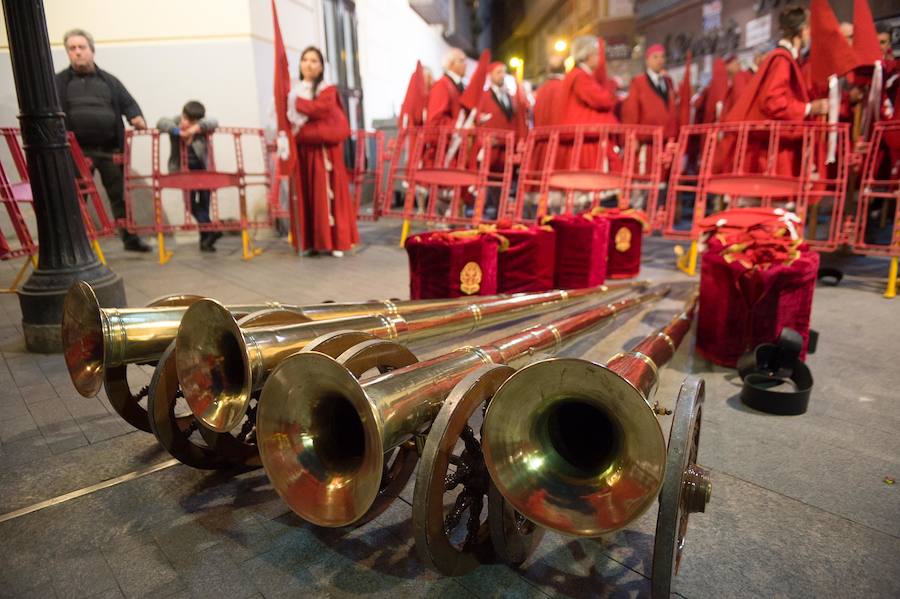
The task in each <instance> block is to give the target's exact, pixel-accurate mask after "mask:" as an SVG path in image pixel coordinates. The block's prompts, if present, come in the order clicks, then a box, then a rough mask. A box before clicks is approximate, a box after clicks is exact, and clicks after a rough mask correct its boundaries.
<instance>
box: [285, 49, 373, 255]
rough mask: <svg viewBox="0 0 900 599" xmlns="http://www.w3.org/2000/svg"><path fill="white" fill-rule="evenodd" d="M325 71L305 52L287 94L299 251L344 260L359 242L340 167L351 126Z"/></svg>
mask: <svg viewBox="0 0 900 599" xmlns="http://www.w3.org/2000/svg"><path fill="white" fill-rule="evenodd" d="M324 71H325V60H324V57H323V56H322V52H321V51H320V50H319V49H318V48H316V47H314V46H310V47H308V48H306V49H305V50H304V51H303V53H302V54H301V55H300V81H299V82H298V83H297V84H295V85H294V87H293V88H291V92H290V94H288V120H290V122H291V125H292V129H293V132H294V140H295V142H296V144H297V162H298V169H299V175H298V181H299V182H300V189H298V190H297V192H298V193H299V194H301V197H302V202H301V204H302V207H303V218H302V222H303V225H304V226H303V231H302V233H303V235H302V237H303V248H304V249H305V250H308V251H309V252H310V253H311V254H317V253H320V252H330V253H331V254H332V255H333V256H342V255H343V253H344V252H345V251H347V250H349V249H351V248H352V247H353V245H354V244H356V243H357V242H358V241H359V233H358V231H357V229H356V214H355V212H354V208H353V201H352V200H351V198H350V187H349V180H348V178H347V171H346V168H345V167H344V140H346V139H347V138H349V137H350V124H349V123H348V122H347V116H346V115H345V114H344V109H343V106H342V105H341V98H340V96H339V95H338V90H337V88H336V87H335V86H333V85H328V84H326V83H324V81H323V79H324Z"/></svg>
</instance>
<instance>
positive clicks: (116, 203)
mask: <svg viewBox="0 0 900 599" xmlns="http://www.w3.org/2000/svg"><path fill="white" fill-rule="evenodd" d="M63 43H64V44H65V46H66V52H67V53H68V55H69V68H67V69H65V70H63V71H60V72H59V73H57V74H56V89H57V92H58V93H59V100H60V102H61V103H62V109H63V111H64V112H65V113H66V126H67V127H68V129H69V131H72V132H73V133H74V134H75V139H77V140H78V144H79V145H80V146H81V149H82V150H84V154H85V156H87V157H88V158H90V159H91V162H92V163H93V168H95V169H97V170H99V171H100V178H101V179H102V181H103V187H105V188H106V194H107V195H108V196H109V203H110V206H111V207H112V211H113V215H114V216H115V217H116V218H117V219H124V218H125V200H124V198H123V193H124V176H123V171H122V165H120V164H116V163H115V162H114V161H113V154H118V153H120V152H121V151H122V149H123V148H124V146H125V125H124V124H123V123H122V117H123V116H124V117H125V118H126V119H128V122H129V123H131V125H132V126H133V127H134V128H135V129H146V128H147V123H146V122H145V121H144V117H143V115H142V114H141V108H140V106H138V104H137V102H135V101H134V98H132V97H131V94H129V93H128V90H127V89H125V86H124V85H122V82H120V81H119V80H118V79H116V78H115V77H114V76H113V75H111V74H110V73H107V72H106V71H103V70H101V69H100V68H99V67H97V65H96V64H94V38H93V37H92V36H91V34H90V33H88V32H87V31H84V30H82V29H72V30H71V31H68V32H66V34H65V36H64V38H63ZM121 234H122V241H123V242H124V244H125V249H126V250H129V251H133V252H149V251H150V246H148V245H147V244H146V243H144V242H143V241H142V240H141V238H140V237H138V236H137V235H135V234H133V233H130V232H128V231H126V230H125V229H122V230H121Z"/></svg>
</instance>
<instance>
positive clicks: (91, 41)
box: [63, 29, 94, 52]
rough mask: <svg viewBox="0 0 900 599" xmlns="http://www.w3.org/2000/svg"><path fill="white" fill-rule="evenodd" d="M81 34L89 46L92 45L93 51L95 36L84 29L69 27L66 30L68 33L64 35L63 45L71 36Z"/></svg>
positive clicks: (92, 49)
mask: <svg viewBox="0 0 900 599" xmlns="http://www.w3.org/2000/svg"><path fill="white" fill-rule="evenodd" d="M76 36H81V37H83V38H84V39H86V40H87V43H88V46H90V47H91V52H93V51H94V36H93V35H91V34H90V33H88V32H87V31H85V30H84V29H69V30H68V31H66V34H65V35H64V36H63V46H65V45H67V44H68V43H69V38H70V37H76Z"/></svg>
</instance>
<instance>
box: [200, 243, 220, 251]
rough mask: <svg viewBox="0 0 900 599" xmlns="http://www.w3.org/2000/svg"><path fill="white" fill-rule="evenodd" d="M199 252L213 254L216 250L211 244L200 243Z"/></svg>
mask: <svg viewBox="0 0 900 599" xmlns="http://www.w3.org/2000/svg"><path fill="white" fill-rule="evenodd" d="M200 251H201V252H215V251H216V248H215V247H213V245H212V244H211V243H204V242H202V241H201V242H200Z"/></svg>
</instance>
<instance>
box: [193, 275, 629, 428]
mask: <svg viewBox="0 0 900 599" xmlns="http://www.w3.org/2000/svg"><path fill="white" fill-rule="evenodd" d="M643 285H646V283H644V282H642V281H638V282H628V283H617V284H611V285H601V286H598V287H592V288H588V289H575V290H570V291H565V290H555V291H546V292H540V293H522V294H517V295H513V296H508V297H499V298H496V299H489V298H486V299H483V300H482V299H481V298H479V301H477V302H473V301H471V299H470V300H469V302H468V305H466V306H463V307H448V308H446V309H444V310H439V311H431V312H422V313H418V314H413V315H411V316H409V317H403V316H401V315H399V314H368V315H365V316H357V317H353V318H343V319H336V320H328V321H318V322H309V323H299V324H288V325H284V326H275V327H253V328H249V329H242V328H241V327H240V326H239V325H238V322H237V320H236V319H235V317H234V315H233V314H231V313H230V312H229V311H228V310H227V309H226V308H225V307H224V306H222V305H221V304H219V303H218V302H215V301H213V300H204V301H201V302H197V303H196V304H194V305H193V306H191V307H190V308H189V309H188V311H187V312H186V313H185V316H184V319H183V320H182V323H181V327H180V328H179V330H178V335H177V337H176V342H175V345H176V348H177V351H176V357H175V363H176V370H177V373H178V381H179V383H180V385H181V389H182V391H183V392H184V397H185V399H186V400H187V402H188V405H189V406H190V407H191V411H192V412H193V413H194V416H195V417H196V418H197V419H198V420H200V421H201V422H202V423H203V425H205V426H206V427H208V428H209V429H211V430H213V431H216V432H220V433H223V432H227V431H230V430H231V429H233V428H235V427H236V426H238V425H239V424H240V423H241V421H242V419H243V417H244V415H245V414H246V411H247V407H248V404H249V402H250V398H251V394H252V393H253V391H255V390H259V389H262V387H263V384H264V383H265V381H266V378H267V376H268V375H269V373H270V372H271V371H272V369H273V368H275V367H276V366H277V365H278V363H279V362H281V360H283V359H284V358H286V357H287V356H289V355H291V354H294V353H296V352H298V351H300V350H302V349H304V348H305V347H306V346H307V345H309V344H310V343H311V342H312V341H313V340H315V339H316V338H317V337H319V336H321V335H325V334H328V333H333V332H335V331H342V330H351V331H361V332H365V333H369V334H371V335H374V336H375V337H379V338H382V339H391V340H396V341H400V342H403V343H408V342H412V341H418V340H421V339H425V338H429V337H434V336H437V335H445V334H449V333H458V332H467V331H473V330H475V329H477V328H478V327H481V326H487V325H490V324H496V323H500V322H505V321H509V320H512V319H515V318H521V317H523V316H529V315H535V314H540V313H542V312H546V311H549V310H554V309H557V308H560V307H563V306H565V305H568V304H570V303H574V302H577V301H582V300H584V299H587V298H589V297H592V296H595V295H598V294H604V293H608V292H611V291H617V290H626V289H630V288H633V287H636V286H643ZM358 342H359V339H356V340H355V341H353V343H358ZM348 347H349V346H348Z"/></svg>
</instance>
